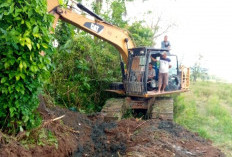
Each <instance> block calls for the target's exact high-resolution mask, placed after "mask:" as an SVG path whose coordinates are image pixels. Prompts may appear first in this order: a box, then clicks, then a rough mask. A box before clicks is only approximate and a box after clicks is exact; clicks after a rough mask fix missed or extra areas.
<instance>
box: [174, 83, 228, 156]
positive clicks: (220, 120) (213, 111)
mask: <svg viewBox="0 0 232 157" xmlns="http://www.w3.org/2000/svg"><path fill="white" fill-rule="evenodd" d="M174 100H175V103H174V119H175V121H176V122H177V123H179V124H181V125H183V126H184V127H186V128H187V129H189V130H191V131H194V132H197V133H198V134H199V135H200V136H202V137H203V138H206V139H211V140H212V141H213V142H214V144H215V145H217V146H219V147H220V148H221V149H222V150H223V151H224V152H225V154H226V155H227V156H232V154H231V153H232V86H231V84H226V83H213V82H196V83H194V84H192V85H191V91H190V92H188V93H183V94H181V95H179V96H177V97H175V99H174Z"/></svg>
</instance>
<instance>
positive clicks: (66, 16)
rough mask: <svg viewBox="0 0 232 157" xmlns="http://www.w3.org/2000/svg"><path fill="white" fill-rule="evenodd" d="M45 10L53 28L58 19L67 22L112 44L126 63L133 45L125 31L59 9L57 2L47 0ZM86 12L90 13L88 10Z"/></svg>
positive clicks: (101, 21) (98, 18)
mask: <svg viewBox="0 0 232 157" xmlns="http://www.w3.org/2000/svg"><path fill="white" fill-rule="evenodd" d="M78 7H79V8H81V7H83V6H82V5H81V4H79V5H78ZM84 9H85V11H86V10H87V8H84ZM47 10H48V12H49V13H51V14H53V15H54V16H55V20H54V24H53V28H55V27H56V24H57V22H58V20H59V19H61V20H62V21H65V22H68V23H70V24H72V25H74V26H76V27H78V28H80V29H82V30H84V31H86V32H88V33H90V34H92V35H94V36H97V37H98V38H100V39H102V40H105V41H107V42H109V43H110V44H112V45H113V46H114V47H116V49H117V50H118V51H119V53H120V54H121V56H122V59H123V61H124V63H127V59H128V49H130V48H134V47H135V45H134V43H133V42H132V40H131V38H130V37H129V34H128V32H127V31H126V30H123V29H121V28H118V27H116V26H113V25H111V24H108V23H106V22H104V21H103V20H102V19H101V18H100V17H95V20H91V19H89V18H87V17H85V16H83V15H81V14H77V13H75V12H74V11H73V10H71V9H67V8H61V7H60V5H59V2H58V0H47ZM88 11H89V12H90V13H91V11H90V10H88ZM92 16H94V15H92Z"/></svg>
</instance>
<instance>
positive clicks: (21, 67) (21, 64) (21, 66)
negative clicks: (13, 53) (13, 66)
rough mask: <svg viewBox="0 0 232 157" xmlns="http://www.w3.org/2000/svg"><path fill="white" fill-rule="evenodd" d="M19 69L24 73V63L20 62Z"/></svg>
mask: <svg viewBox="0 0 232 157" xmlns="http://www.w3.org/2000/svg"><path fill="white" fill-rule="evenodd" d="M19 69H20V70H21V71H22V69H23V63H22V62H20V64H19Z"/></svg>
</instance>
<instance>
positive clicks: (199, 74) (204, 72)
mask: <svg viewBox="0 0 232 157" xmlns="http://www.w3.org/2000/svg"><path fill="white" fill-rule="evenodd" d="M202 59H203V56H202V55H201V54H199V56H198V60H197V61H196V62H195V63H194V65H193V66H192V67H191V77H192V80H193V81H194V82H196V81H197V78H201V79H202V80H206V79H208V78H209V77H208V69H206V68H203V67H202Z"/></svg>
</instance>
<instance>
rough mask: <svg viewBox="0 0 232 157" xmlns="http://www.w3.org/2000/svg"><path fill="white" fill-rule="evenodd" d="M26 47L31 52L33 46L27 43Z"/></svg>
mask: <svg viewBox="0 0 232 157" xmlns="http://www.w3.org/2000/svg"><path fill="white" fill-rule="evenodd" d="M26 45H27V47H28V48H29V50H30V51H31V49H32V46H31V44H29V43H26Z"/></svg>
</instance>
